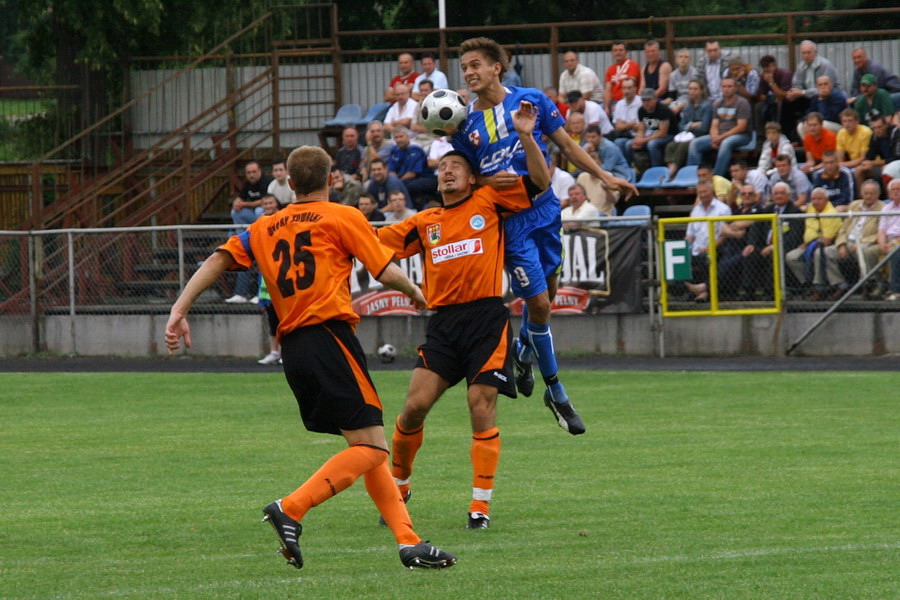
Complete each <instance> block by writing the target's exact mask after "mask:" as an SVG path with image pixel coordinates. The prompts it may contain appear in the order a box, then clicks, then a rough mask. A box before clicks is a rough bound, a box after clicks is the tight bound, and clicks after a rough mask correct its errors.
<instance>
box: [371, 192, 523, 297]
mask: <svg viewBox="0 0 900 600" xmlns="http://www.w3.org/2000/svg"><path fill="white" fill-rule="evenodd" d="M524 182H527V183H528V186H527V187H526V184H525V183H524ZM540 193H541V191H540V190H537V189H536V188H535V187H534V186H533V185H531V180H530V179H528V180H523V179H519V182H518V183H517V184H516V185H514V186H512V187H510V188H507V189H505V190H497V189H494V188H492V187H489V186H484V187H482V188H479V189H478V190H476V191H475V192H474V193H473V194H472V195H471V196H469V197H467V198H466V199H465V200H462V201H461V202H457V203H456V204H453V205H451V206H446V207H438V208H430V209H428V210H424V211H422V212H419V213H417V214H415V215H413V216H411V217H409V218H408V219H405V220H403V221H401V222H399V223H397V224H394V225H390V226H388V227H382V228H381V229H379V230H378V238H379V239H380V240H381V241H382V243H384V244H385V245H386V246H387V247H389V248H390V249H392V250H394V252H396V253H397V256H398V257H400V258H406V257H409V256H413V255H414V254H417V253H419V252H421V253H422V255H423V261H422V262H423V270H424V272H425V273H424V275H423V277H422V292H423V293H424V294H425V298H426V299H427V300H428V308H431V309H434V308H438V307H441V306H449V305H451V304H461V303H463V302H471V301H473V300H478V299H480V298H490V297H494V296H496V297H499V296H501V295H502V294H503V259H504V254H503V222H502V220H501V213H502V212H518V211H520V210H525V209H526V208H530V207H531V200H532V198H533V197H534V196H535V195H537V194H540Z"/></svg>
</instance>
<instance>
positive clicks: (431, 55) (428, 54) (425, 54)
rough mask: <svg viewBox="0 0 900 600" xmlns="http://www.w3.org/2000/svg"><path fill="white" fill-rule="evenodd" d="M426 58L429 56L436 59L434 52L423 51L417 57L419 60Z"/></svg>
mask: <svg viewBox="0 0 900 600" xmlns="http://www.w3.org/2000/svg"><path fill="white" fill-rule="evenodd" d="M426 58H430V59H431V60H437V59H436V58H435V56H434V52H423V53H422V56H420V57H419V60H424V59H426Z"/></svg>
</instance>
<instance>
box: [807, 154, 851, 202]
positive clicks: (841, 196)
mask: <svg viewBox="0 0 900 600" xmlns="http://www.w3.org/2000/svg"><path fill="white" fill-rule="evenodd" d="M812 185H813V187H814V188H822V189H823V190H825V193H826V194H828V201H829V202H830V203H831V205H832V206H834V208H835V209H836V210H837V211H838V212H846V210H847V207H848V206H849V205H850V203H851V202H852V201H853V200H854V198H855V197H856V195H855V193H854V190H853V173H852V172H851V171H850V169H848V168H846V167H842V166H841V165H840V161H839V160H838V155H837V152H836V151H834V150H831V151H829V152H826V153H825V156H824V157H822V169H821V170H819V171H816V172H815V173H814V174H813V177H812Z"/></svg>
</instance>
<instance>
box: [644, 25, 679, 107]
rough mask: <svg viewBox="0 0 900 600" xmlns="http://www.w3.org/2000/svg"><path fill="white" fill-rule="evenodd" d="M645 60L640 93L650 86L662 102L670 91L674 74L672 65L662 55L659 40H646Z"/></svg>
mask: <svg viewBox="0 0 900 600" xmlns="http://www.w3.org/2000/svg"><path fill="white" fill-rule="evenodd" d="M644 60H645V63H644V68H643V70H642V71H641V82H640V85H639V86H638V93H642V92H643V91H644V90H645V89H648V88H649V89H651V90H653V92H654V94H655V95H656V99H657V100H658V101H660V102H662V100H663V98H665V97H666V96H667V95H668V93H669V77H670V75H671V74H672V65H670V64H669V61H667V60H665V59H664V58H662V57H661V56H660V53H659V42H657V41H656V40H647V41H646V42H644Z"/></svg>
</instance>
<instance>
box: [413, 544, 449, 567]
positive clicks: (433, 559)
mask: <svg viewBox="0 0 900 600" xmlns="http://www.w3.org/2000/svg"><path fill="white" fill-rule="evenodd" d="M400 562H402V563H403V566H404V567H408V568H410V569H446V568H447V567H452V566H453V565H455V564H456V556H454V555H453V554H450V553H449V552H444V551H443V550H441V549H440V548H436V547H434V546H432V545H431V544H429V543H428V542H427V541H421V542H419V543H418V544H416V545H414V546H411V545H408V544H403V545H401V546H400Z"/></svg>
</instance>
